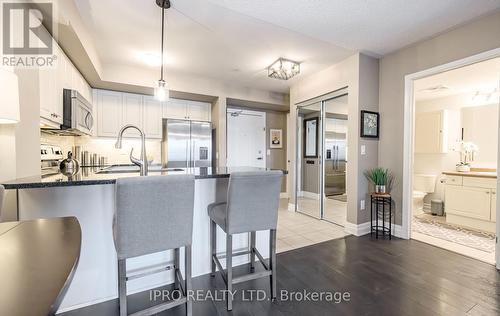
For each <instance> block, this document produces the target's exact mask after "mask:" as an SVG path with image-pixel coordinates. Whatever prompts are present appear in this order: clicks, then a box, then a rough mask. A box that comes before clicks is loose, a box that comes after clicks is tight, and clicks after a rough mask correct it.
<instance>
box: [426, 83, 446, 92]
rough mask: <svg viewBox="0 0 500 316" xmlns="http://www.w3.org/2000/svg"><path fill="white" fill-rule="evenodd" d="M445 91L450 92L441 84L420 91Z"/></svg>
mask: <svg viewBox="0 0 500 316" xmlns="http://www.w3.org/2000/svg"><path fill="white" fill-rule="evenodd" d="M446 90H450V88H449V87H448V86H444V85H442V84H439V85H437V86H432V87H428V88H425V89H422V90H420V91H422V92H441V91H446Z"/></svg>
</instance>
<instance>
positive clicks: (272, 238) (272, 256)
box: [269, 229, 277, 300]
mask: <svg viewBox="0 0 500 316" xmlns="http://www.w3.org/2000/svg"><path fill="white" fill-rule="evenodd" d="M269 269H271V275H270V276H269V278H270V281H271V298H272V299H273V300H275V299H276V293H277V289H276V229H271V230H270V232H269Z"/></svg>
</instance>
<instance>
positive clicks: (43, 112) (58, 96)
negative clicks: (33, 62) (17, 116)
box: [38, 28, 92, 127]
mask: <svg viewBox="0 0 500 316" xmlns="http://www.w3.org/2000/svg"><path fill="white" fill-rule="evenodd" d="M42 31H43V32H47V30H45V29H44V28H42ZM52 44H53V46H52V47H53V49H54V55H55V56H56V57H57V59H56V63H55V66H54V67H42V68H40V70H39V75H38V76H39V96H40V118H41V119H42V121H43V123H45V124H48V125H54V127H58V125H60V124H62V122H63V89H74V90H77V91H78V92H80V94H81V95H82V96H83V97H84V98H85V99H87V100H89V101H92V89H91V88H90V86H89V85H88V83H87V82H86V81H85V79H84V78H83V76H82V75H81V74H80V72H79V71H78V70H77V69H76V68H75V66H74V65H73V63H72V62H71V61H70V60H69V58H68V57H67V56H66V54H64V52H63V51H62V49H61V48H60V47H59V45H58V44H57V42H56V41H55V40H54V39H52Z"/></svg>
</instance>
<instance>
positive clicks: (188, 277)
mask: <svg viewBox="0 0 500 316" xmlns="http://www.w3.org/2000/svg"><path fill="white" fill-rule="evenodd" d="M185 252H186V253H185V254H184V264H185V267H184V268H185V274H186V275H185V281H184V283H185V284H184V289H185V290H186V293H184V294H185V295H186V298H187V301H186V315H187V316H191V315H193V301H192V300H190V299H189V295H190V294H191V290H192V284H191V245H189V246H186V247H185Z"/></svg>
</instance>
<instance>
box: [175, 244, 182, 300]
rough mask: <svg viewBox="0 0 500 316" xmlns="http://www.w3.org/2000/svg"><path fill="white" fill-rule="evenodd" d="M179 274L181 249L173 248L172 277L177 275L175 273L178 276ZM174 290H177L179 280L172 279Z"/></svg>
mask: <svg viewBox="0 0 500 316" xmlns="http://www.w3.org/2000/svg"><path fill="white" fill-rule="evenodd" d="M180 272H181V249H180V248H175V249H174V276H176V275H177V273H179V274H180ZM174 288H175V289H176V290H178V289H179V280H178V279H177V278H175V277H174Z"/></svg>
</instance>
